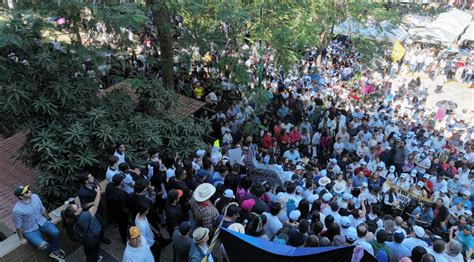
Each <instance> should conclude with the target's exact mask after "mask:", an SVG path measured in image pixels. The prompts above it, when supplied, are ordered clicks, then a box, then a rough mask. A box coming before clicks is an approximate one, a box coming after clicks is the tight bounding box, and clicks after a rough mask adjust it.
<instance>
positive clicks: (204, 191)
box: [193, 183, 216, 202]
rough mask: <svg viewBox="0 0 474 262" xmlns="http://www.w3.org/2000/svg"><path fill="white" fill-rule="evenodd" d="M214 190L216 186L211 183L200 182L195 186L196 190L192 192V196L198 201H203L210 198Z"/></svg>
mask: <svg viewBox="0 0 474 262" xmlns="http://www.w3.org/2000/svg"><path fill="white" fill-rule="evenodd" d="M215 192H216V188H215V187H214V186H213V185H211V184H209V183H203V184H200V185H199V186H198V187H197V188H196V190H195V191H194V193H193V197H194V199H196V201H198V202H204V201H206V200H208V199H209V198H211V197H212V195H214V193H215Z"/></svg>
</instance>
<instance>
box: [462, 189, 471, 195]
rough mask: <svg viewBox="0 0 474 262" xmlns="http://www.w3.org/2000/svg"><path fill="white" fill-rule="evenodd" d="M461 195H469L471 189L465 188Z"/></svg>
mask: <svg viewBox="0 0 474 262" xmlns="http://www.w3.org/2000/svg"><path fill="white" fill-rule="evenodd" d="M462 194H463V195H466V196H471V191H469V190H466V191H464V192H463V193H462Z"/></svg>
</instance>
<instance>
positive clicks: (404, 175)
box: [397, 173, 411, 191]
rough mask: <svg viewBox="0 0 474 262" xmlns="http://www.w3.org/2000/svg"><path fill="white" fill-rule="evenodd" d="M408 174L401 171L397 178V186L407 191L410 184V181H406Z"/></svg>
mask: <svg viewBox="0 0 474 262" xmlns="http://www.w3.org/2000/svg"><path fill="white" fill-rule="evenodd" d="M408 176H409V175H408V174H407V173H401V174H400V177H399V178H398V180H397V186H398V187H399V188H401V189H403V190H405V191H409V190H410V186H411V184H410V182H408Z"/></svg>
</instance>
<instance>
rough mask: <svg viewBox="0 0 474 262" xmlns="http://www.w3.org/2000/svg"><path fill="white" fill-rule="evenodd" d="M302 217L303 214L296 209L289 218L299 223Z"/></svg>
mask: <svg viewBox="0 0 474 262" xmlns="http://www.w3.org/2000/svg"><path fill="white" fill-rule="evenodd" d="M300 216H301V212H300V211H299V210H298V209H295V210H291V212H290V215H289V216H288V218H289V219H291V220H293V221H298V218H300Z"/></svg>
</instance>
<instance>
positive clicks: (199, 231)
mask: <svg viewBox="0 0 474 262" xmlns="http://www.w3.org/2000/svg"><path fill="white" fill-rule="evenodd" d="M207 234H209V229H207V228H205V227H198V228H196V229H194V231H193V240H194V241H195V242H199V241H201V240H203V239H204V237H205V236H206V235H207Z"/></svg>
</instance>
